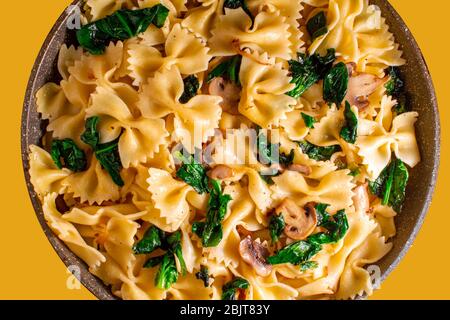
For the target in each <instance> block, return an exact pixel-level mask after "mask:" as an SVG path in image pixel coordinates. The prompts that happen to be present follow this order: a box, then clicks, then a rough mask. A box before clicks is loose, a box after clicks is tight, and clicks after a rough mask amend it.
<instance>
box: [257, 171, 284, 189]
mask: <svg viewBox="0 0 450 320" xmlns="http://www.w3.org/2000/svg"><path fill="white" fill-rule="evenodd" d="M280 174H281V172H277V173H273V174H268V173H265V172H264V173H262V172H260V173H259V176H260V177H261V179H263V181H264V182H265V183H267V184H268V185H269V186H272V185H274V184H275V182H274V181H273V179H272V178H273V177H278V176H279V175H280Z"/></svg>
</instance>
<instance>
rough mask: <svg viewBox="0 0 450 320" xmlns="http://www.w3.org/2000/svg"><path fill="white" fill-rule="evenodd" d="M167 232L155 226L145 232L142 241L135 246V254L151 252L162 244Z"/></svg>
mask: <svg viewBox="0 0 450 320" xmlns="http://www.w3.org/2000/svg"><path fill="white" fill-rule="evenodd" d="M165 237H166V235H165V232H164V231H162V230H160V229H159V228H157V227H155V226H153V227H150V228H149V229H148V230H147V232H146V233H145V235H144V237H143V238H142V240H141V241H139V242H138V243H137V244H136V245H134V246H133V252H134V254H149V253H152V252H153V251H155V250H156V249H158V248H160V247H161V246H162V243H163V241H164V239H165Z"/></svg>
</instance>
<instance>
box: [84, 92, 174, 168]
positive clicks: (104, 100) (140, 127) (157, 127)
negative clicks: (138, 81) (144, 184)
mask: <svg viewBox="0 0 450 320" xmlns="http://www.w3.org/2000/svg"><path fill="white" fill-rule="evenodd" d="M86 113H87V116H88V117H92V116H100V117H101V119H103V118H105V119H106V120H104V124H103V125H102V121H103V120H100V136H101V137H102V139H104V140H105V141H102V142H109V141H112V140H114V139H116V138H117V137H118V135H119V134H120V133H121V132H122V130H123V132H122V135H121V136H120V140H119V154H120V159H121V161H122V165H123V167H124V168H129V167H130V166H137V165H138V164H139V163H145V162H146V161H147V160H148V159H150V158H152V157H153V156H154V154H155V153H157V152H158V151H159V149H160V146H161V145H164V144H165V139H166V137H167V136H168V135H169V134H168V133H167V131H166V129H165V123H164V121H163V120H162V119H146V118H142V117H141V118H139V119H135V118H134V117H133V116H132V114H131V112H130V110H129V109H128V106H127V105H126V104H125V102H124V101H122V100H121V99H120V98H119V97H118V96H117V95H116V94H115V93H114V92H112V91H110V90H107V89H104V88H102V87H98V88H97V91H96V93H95V94H93V95H92V101H91V105H90V107H89V108H88V109H87V110H86Z"/></svg>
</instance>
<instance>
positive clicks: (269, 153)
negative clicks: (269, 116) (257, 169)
mask: <svg viewBox="0 0 450 320" xmlns="http://www.w3.org/2000/svg"><path fill="white" fill-rule="evenodd" d="M258 131H259V130H258ZM257 148H258V152H257V157H258V159H259V160H260V161H262V163H264V164H268V165H270V164H280V165H282V166H285V167H287V166H289V165H291V164H292V163H293V162H294V157H295V151H294V150H291V152H290V153H289V154H286V153H284V152H283V153H280V144H274V143H270V142H269V140H268V138H267V136H266V135H265V134H264V133H262V132H261V133H258V138H257Z"/></svg>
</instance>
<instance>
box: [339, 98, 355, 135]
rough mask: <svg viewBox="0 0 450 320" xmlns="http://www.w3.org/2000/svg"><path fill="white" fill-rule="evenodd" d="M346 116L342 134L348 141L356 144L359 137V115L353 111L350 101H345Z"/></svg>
mask: <svg viewBox="0 0 450 320" xmlns="http://www.w3.org/2000/svg"><path fill="white" fill-rule="evenodd" d="M344 118H345V121H344V126H343V127H342V129H341V133H340V136H341V138H342V139H344V140H345V141H347V142H348V143H351V144H354V143H355V142H356V138H357V137H358V116H357V115H356V114H355V113H354V112H353V110H352V108H351V106H350V103H349V102H348V101H345V111H344Z"/></svg>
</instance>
